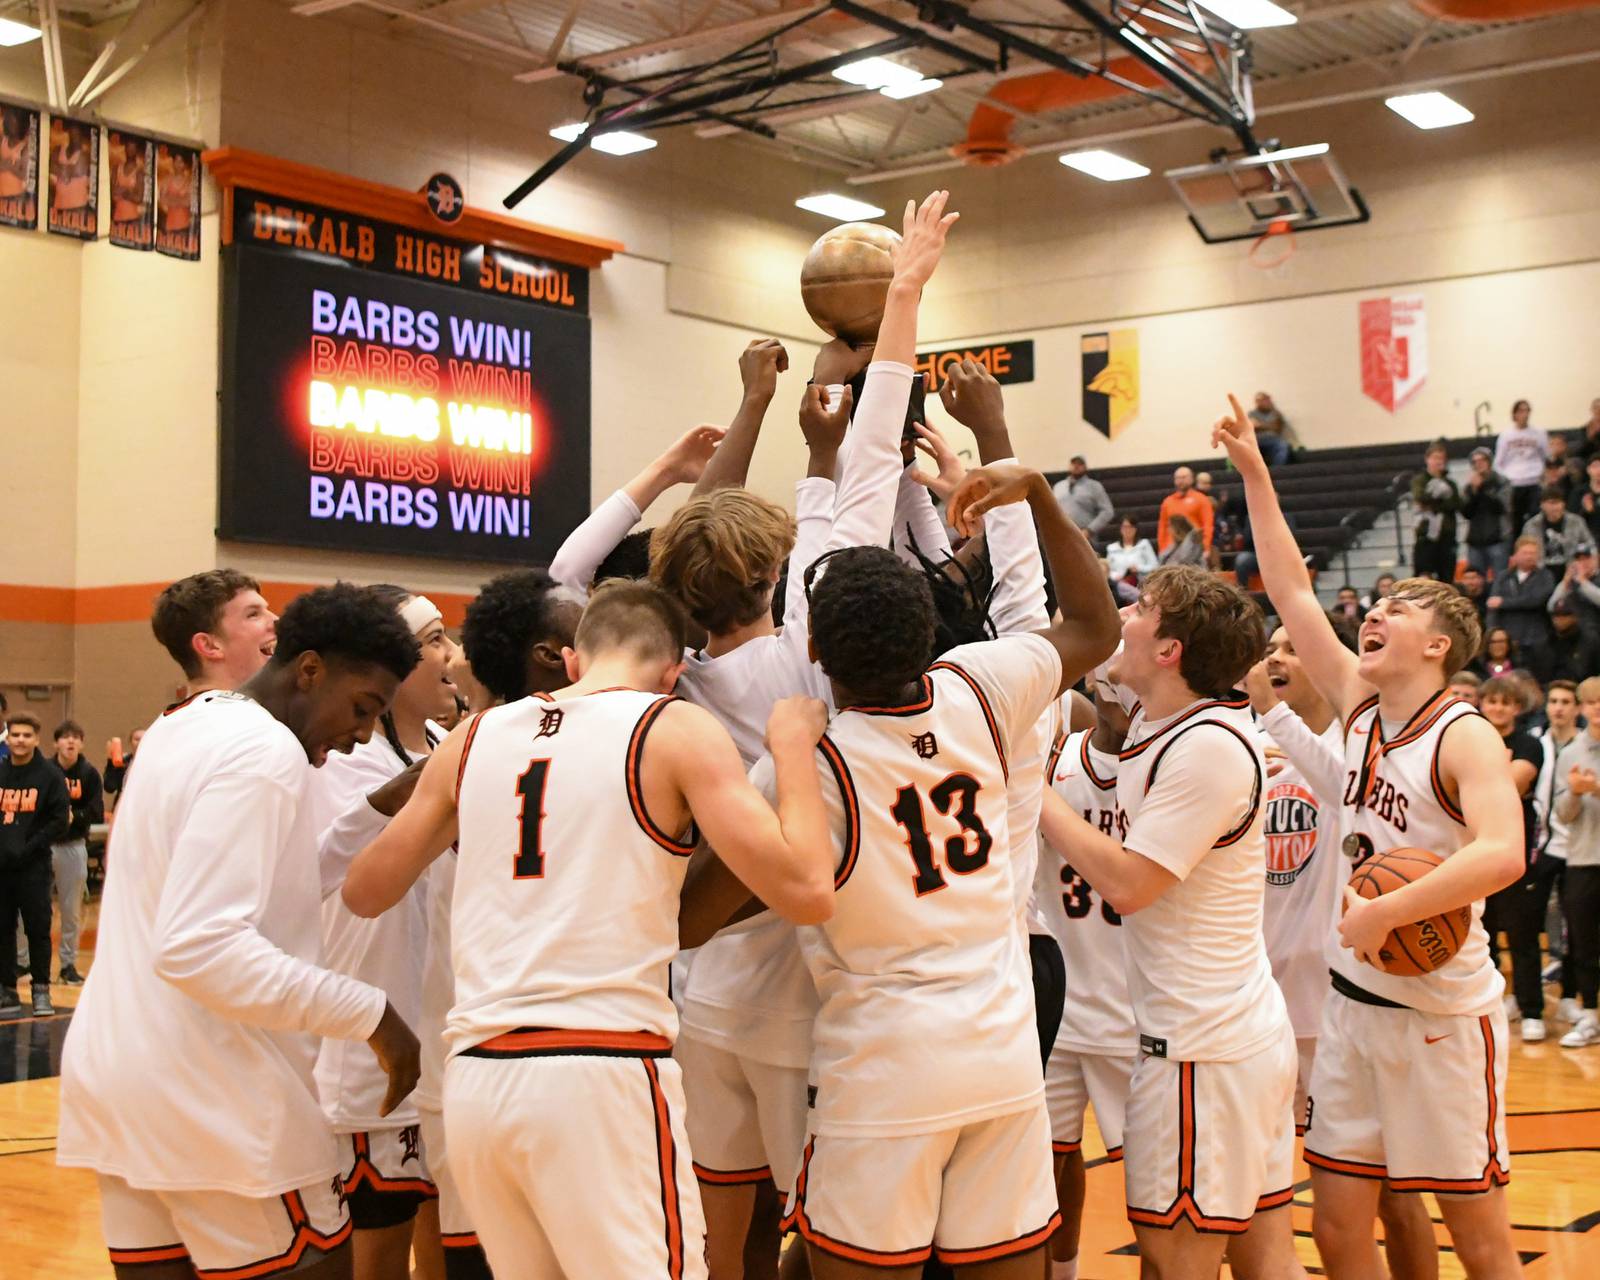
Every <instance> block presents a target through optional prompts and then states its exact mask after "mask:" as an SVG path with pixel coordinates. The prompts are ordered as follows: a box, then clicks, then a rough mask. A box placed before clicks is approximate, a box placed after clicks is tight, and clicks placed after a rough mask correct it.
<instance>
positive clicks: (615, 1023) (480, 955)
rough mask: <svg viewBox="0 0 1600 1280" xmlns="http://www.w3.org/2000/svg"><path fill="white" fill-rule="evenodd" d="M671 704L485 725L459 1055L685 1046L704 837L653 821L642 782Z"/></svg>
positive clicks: (473, 802)
mask: <svg viewBox="0 0 1600 1280" xmlns="http://www.w3.org/2000/svg"><path fill="white" fill-rule="evenodd" d="M671 701H672V699H670V698H666V697H663V696H661V695H660V694H654V693H639V692H635V691H634V690H632V689H612V690H605V691H603V692H596V693H590V694H587V695H582V696H578V697H568V698H561V699H555V698H548V697H543V696H535V697H530V698H524V699H522V700H521V701H520V702H515V703H512V704H510V705H509V706H504V707H494V708H491V709H490V710H488V711H485V712H483V713H482V714H481V715H479V716H478V717H477V719H476V720H475V721H474V722H473V724H472V726H471V728H470V729H469V731H468V737H467V741H466V743H465V745H464V747H463V754H462V761H461V773H460V781H459V783H458V800H457V805H458V808H459V810H460V838H459V840H458V842H457V843H458V848H459V854H458V855H457V859H456V879H455V902H454V905H453V907H452V911H451V919H450V932H451V940H452V946H451V958H452V962H453V967H454V969H455V975H456V1003H455V1007H454V1008H453V1009H451V1011H450V1017H449V1020H448V1023H447V1038H448V1041H449V1044H448V1048H449V1052H450V1053H451V1054H452V1055H454V1054H457V1053H460V1052H461V1051H462V1050H463V1049H468V1048H471V1047H472V1046H474V1045H477V1044H481V1043H482V1042H483V1041H485V1040H489V1039H492V1038H493V1037H495V1036H499V1035H503V1034H505V1033H507V1032H510V1031H516V1030H520V1029H524V1028H528V1029H535V1028H556V1029H566V1030H584V1031H600V1032H612V1033H623V1034H627V1033H637V1032H645V1033H649V1034H652V1035H656V1036H660V1037H662V1038H664V1039H665V1040H667V1041H669V1042H670V1041H671V1040H672V1038H673V1037H674V1036H675V1035H676V1034H677V1030H678V1014H677V1011H676V1010H675V1009H674V1008H673V1005H672V999H671V997H670V996H669V994H668V968H669V966H670V965H671V963H672V958H673V956H675V955H676V954H677V952H678V901H679V897H680V894H681V891H682V888H683V877H684V870H685V868H686V866H687V863H688V857H689V854H690V853H692V852H693V851H694V834H693V832H692V830H691V831H690V832H689V833H688V834H687V836H685V835H683V834H682V833H669V832H665V831H662V830H661V829H660V828H659V827H658V826H657V825H656V824H655V822H654V821H653V820H652V819H651V817H650V815H649V814H648V813H647V812H646V811H645V808H644V801H643V788H642V785H641V778H640V764H641V760H642V757H643V753H644V748H645V739H646V734H647V733H648V732H649V730H650V727H651V725H652V724H654V723H655V721H656V719H657V718H658V717H659V716H660V714H661V712H662V711H663V710H664V709H665V708H666V707H667V706H668V704H669V703H670V702H671Z"/></svg>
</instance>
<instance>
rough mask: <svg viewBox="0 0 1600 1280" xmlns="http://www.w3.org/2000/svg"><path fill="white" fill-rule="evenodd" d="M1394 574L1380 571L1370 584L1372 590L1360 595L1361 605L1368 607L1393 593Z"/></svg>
mask: <svg viewBox="0 0 1600 1280" xmlns="http://www.w3.org/2000/svg"><path fill="white" fill-rule="evenodd" d="M1394 584H1395V576H1394V574H1392V573H1380V574H1379V575H1378V577H1377V580H1376V581H1374V582H1373V584H1372V590H1371V591H1369V592H1367V594H1366V595H1364V596H1362V597H1361V607H1362V608H1363V609H1370V608H1372V606H1373V605H1375V604H1377V603H1378V601H1380V600H1383V599H1386V598H1387V597H1389V596H1392V595H1393V594H1394Z"/></svg>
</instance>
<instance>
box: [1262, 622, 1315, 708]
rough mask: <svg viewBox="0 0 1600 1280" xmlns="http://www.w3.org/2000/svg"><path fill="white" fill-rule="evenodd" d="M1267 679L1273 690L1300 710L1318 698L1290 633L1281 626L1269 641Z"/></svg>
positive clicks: (1291, 705)
mask: <svg viewBox="0 0 1600 1280" xmlns="http://www.w3.org/2000/svg"><path fill="white" fill-rule="evenodd" d="M1267 679H1268V680H1270V681H1271V682H1272V689H1273V692H1274V693H1276V694H1277V695H1278V697H1279V698H1281V699H1282V700H1283V701H1284V702H1287V703H1288V704H1289V706H1290V707H1292V708H1294V709H1296V710H1298V709H1299V708H1300V707H1303V706H1306V705H1307V704H1308V703H1310V702H1312V701H1314V700H1315V699H1316V697H1317V696H1318V695H1317V690H1316V686H1315V685H1313V684H1312V683H1311V677H1310V676H1308V675H1306V669H1305V667H1304V666H1303V665H1302V664H1301V662H1300V659H1299V657H1298V656H1297V655H1296V654H1295V651H1294V644H1293V642H1292V641H1291V640H1290V639H1289V633H1288V632H1287V631H1286V630H1284V629H1283V628H1282V627H1279V628H1278V629H1277V630H1276V631H1274V632H1273V633H1272V638H1271V639H1269V640H1268V641H1267Z"/></svg>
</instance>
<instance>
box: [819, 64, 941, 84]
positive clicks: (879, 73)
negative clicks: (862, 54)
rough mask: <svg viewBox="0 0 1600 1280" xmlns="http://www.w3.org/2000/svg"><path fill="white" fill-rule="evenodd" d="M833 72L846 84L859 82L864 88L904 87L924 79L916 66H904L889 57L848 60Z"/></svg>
mask: <svg viewBox="0 0 1600 1280" xmlns="http://www.w3.org/2000/svg"><path fill="white" fill-rule="evenodd" d="M833 74H834V78H835V79H838V80H843V81H844V82H845V83H846V84H858V85H860V86H861V87H862V88H863V89H887V88H891V87H895V88H903V87H905V86H908V85H913V84H919V83H921V81H922V72H920V71H918V70H917V69H916V68H915V67H907V66H902V65H901V64H900V63H898V62H890V61H889V59H887V58H862V59H861V60H860V61H859V62H847V63H845V65H844V66H842V67H837V68H835V69H834V73H833Z"/></svg>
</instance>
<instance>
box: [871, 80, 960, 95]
mask: <svg viewBox="0 0 1600 1280" xmlns="http://www.w3.org/2000/svg"><path fill="white" fill-rule="evenodd" d="M943 87H944V81H943V80H918V81H916V82H914V83H912V84H886V85H884V86H883V88H881V89H879V90H878V92H879V93H881V94H882V95H883V96H884V97H885V98H896V99H899V98H915V97H918V96H919V95H921V94H924V93H932V92H933V91H934V90H935V89H942V88H943Z"/></svg>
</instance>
